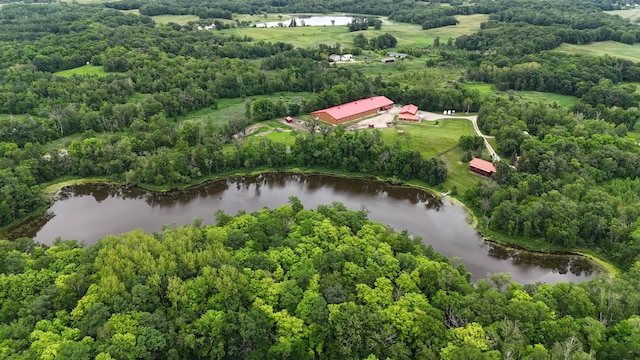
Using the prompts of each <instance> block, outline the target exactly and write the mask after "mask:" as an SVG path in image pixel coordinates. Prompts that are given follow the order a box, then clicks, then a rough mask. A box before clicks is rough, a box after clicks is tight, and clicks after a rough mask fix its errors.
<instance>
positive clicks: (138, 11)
mask: <svg viewBox="0 0 640 360" xmlns="http://www.w3.org/2000/svg"><path fill="white" fill-rule="evenodd" d="M118 11H120V12H121V13H125V14H133V15H140V10H138V9H131V10H118Z"/></svg>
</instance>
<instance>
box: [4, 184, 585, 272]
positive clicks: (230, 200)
mask: <svg viewBox="0 0 640 360" xmlns="http://www.w3.org/2000/svg"><path fill="white" fill-rule="evenodd" d="M292 195H293V196H296V197H298V198H299V199H300V201H302V203H303V204H304V206H305V208H307V209H315V208H316V207H317V206H318V205H321V204H330V203H331V202H333V201H339V202H342V203H343V204H345V205H346V206H347V207H349V208H353V209H357V210H358V209H360V208H362V207H363V206H364V207H365V208H366V209H367V210H368V211H369V218H370V219H371V220H374V221H379V222H382V223H385V224H388V225H390V226H391V227H393V228H394V229H395V230H396V231H402V230H407V231H408V232H409V233H410V234H413V235H416V236H420V237H421V238H422V240H423V242H424V243H425V244H431V245H432V246H433V248H434V249H435V250H436V251H438V252H440V253H442V254H444V255H446V256H448V257H450V258H451V257H458V258H460V259H461V261H462V262H463V263H464V264H465V267H466V269H467V270H468V271H470V272H471V273H472V274H473V279H474V280H478V279H482V278H487V277H488V276H490V275H491V274H494V273H497V272H510V273H511V274H512V278H513V280H515V281H518V282H523V283H530V282H538V281H541V282H548V283H556V282H560V281H574V282H579V281H585V280H589V279H592V278H594V277H595V276H596V275H597V271H596V270H595V269H594V268H593V267H592V266H591V265H590V264H589V263H588V262H587V261H585V260H584V259H582V258H581V257H578V256H564V255H549V254H536V253H530V252H526V251H520V250H510V249H504V248H502V247H499V246H496V245H493V244H488V243H486V242H484V241H482V239H481V238H480V237H479V236H478V235H477V234H476V232H475V230H474V229H473V228H472V227H471V226H470V225H469V224H468V214H467V213H466V212H465V210H464V208H462V207H461V206H459V205H457V204H455V203H451V202H450V201H449V200H448V199H447V198H444V199H443V198H439V197H434V196H432V195H431V194H429V193H427V192H424V191H421V190H417V189H413V188H406V187H397V186H391V185H387V184H384V183H381V182H377V181H372V180H364V179H347V178H340V177H332V176H323V175H300V174H286V173H269V174H262V175H257V176H245V177H237V178H230V179H226V180H220V181H215V182H210V183H207V184H205V185H202V186H199V187H197V188H192V189H189V190H187V191H182V192H173V193H169V194H158V193H152V192H147V191H144V190H140V189H124V188H114V187H111V186H107V185H77V186H72V187H68V188H64V189H62V190H60V191H59V192H58V194H57V198H56V201H55V202H54V204H53V206H52V207H51V208H50V209H49V213H48V214H47V215H46V216H43V217H41V218H39V219H34V220H31V221H29V222H27V223H24V224H21V225H20V226H19V227H17V228H16V229H14V230H12V231H11V232H10V233H8V235H7V237H9V238H17V237H21V236H23V237H32V238H34V239H35V240H36V241H38V242H40V243H44V244H52V243H53V241H54V240H55V239H56V238H57V237H60V238H62V239H73V240H81V241H84V242H85V243H86V244H93V243H95V242H97V241H98V240H99V239H101V238H102V237H104V236H106V235H108V234H118V233H122V232H127V231H130V230H133V229H136V228H142V229H145V230H146V231H150V232H155V231H160V230H161V229H162V226H163V225H168V224H176V225H178V226H180V225H185V224H189V223H193V220H194V219H195V218H201V219H202V220H203V223H205V224H209V223H213V222H214V221H215V218H214V213H215V212H216V211H217V210H220V209H222V210H224V212H226V213H227V214H231V215H235V214H236V213H237V212H238V211H239V210H245V211H246V212H253V211H256V210H259V209H261V208H263V207H265V206H266V207H269V208H275V207H278V206H280V205H282V204H286V203H287V202H288V198H289V196H292Z"/></svg>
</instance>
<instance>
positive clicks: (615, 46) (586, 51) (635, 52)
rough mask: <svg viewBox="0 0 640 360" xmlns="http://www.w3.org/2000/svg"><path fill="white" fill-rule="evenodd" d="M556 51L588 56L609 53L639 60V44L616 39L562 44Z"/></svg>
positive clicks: (622, 57)
mask: <svg viewBox="0 0 640 360" xmlns="http://www.w3.org/2000/svg"><path fill="white" fill-rule="evenodd" d="M558 51H562V52H565V53H567V54H582V55H590V56H604V55H609V56H614V57H619V58H621V59H627V60H631V61H635V62H639V61H640V44H633V45H628V44H623V43H619V42H616V41H602V42H595V43H592V44H588V45H573V44H562V45H560V47H559V48H558Z"/></svg>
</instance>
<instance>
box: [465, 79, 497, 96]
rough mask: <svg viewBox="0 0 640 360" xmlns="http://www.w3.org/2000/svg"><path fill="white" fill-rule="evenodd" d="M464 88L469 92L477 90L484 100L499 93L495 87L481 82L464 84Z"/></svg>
mask: <svg viewBox="0 0 640 360" xmlns="http://www.w3.org/2000/svg"><path fill="white" fill-rule="evenodd" d="M462 86H464V87H465V88H467V89H469V90H477V91H478V92H479V93H480V97H481V98H483V99H484V98H486V97H487V96H489V95H491V94H495V93H496V92H497V91H498V90H497V89H496V87H495V85H493V84H487V83H479V82H473V83H464V84H462Z"/></svg>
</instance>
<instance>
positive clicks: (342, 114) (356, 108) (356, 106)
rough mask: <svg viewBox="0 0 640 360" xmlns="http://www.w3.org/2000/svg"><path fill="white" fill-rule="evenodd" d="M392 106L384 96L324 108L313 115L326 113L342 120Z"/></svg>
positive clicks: (391, 102)
mask: <svg viewBox="0 0 640 360" xmlns="http://www.w3.org/2000/svg"><path fill="white" fill-rule="evenodd" d="M391 105H393V101H391V100H389V99H387V98H386V97H385V96H374V97H370V98H367V99H360V100H356V101H352V102H349V103H346V104H342V105H338V106H334V107H330V108H326V109H323V110H318V111H314V112H313V113H312V114H314V113H319V112H326V113H327V114H329V115H331V117H333V118H334V119H336V120H337V119H342V118H346V117H348V116H351V115H355V114H360V113H363V112H365V111H370V110H373V109H378V108H382V107H386V106H391Z"/></svg>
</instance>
